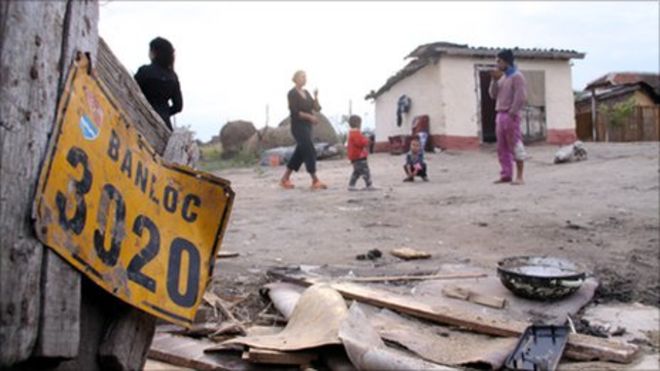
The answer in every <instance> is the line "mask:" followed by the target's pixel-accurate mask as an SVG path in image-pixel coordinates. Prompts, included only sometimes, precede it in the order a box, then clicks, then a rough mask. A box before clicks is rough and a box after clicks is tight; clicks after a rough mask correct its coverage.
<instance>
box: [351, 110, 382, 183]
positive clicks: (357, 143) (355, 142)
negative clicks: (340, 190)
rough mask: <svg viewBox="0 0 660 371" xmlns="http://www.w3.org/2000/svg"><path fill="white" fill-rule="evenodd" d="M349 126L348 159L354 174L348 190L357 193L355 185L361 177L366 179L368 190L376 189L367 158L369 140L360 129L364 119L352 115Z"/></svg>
mask: <svg viewBox="0 0 660 371" xmlns="http://www.w3.org/2000/svg"><path fill="white" fill-rule="evenodd" d="M348 125H349V126H350V130H349V131H348V149H347V152H348V159H349V160H350V161H351V164H353V174H352V175H351V180H350V181H349V182H348V190H349V191H355V190H356V188H355V183H357V180H358V179H359V178H360V177H363V178H364V182H365V183H366V185H367V188H366V189H368V190H373V189H375V188H374V187H373V185H372V184H371V174H370V172H369V164H368V163H367V156H368V155H369V151H368V150H367V148H368V147H369V139H367V138H366V137H365V136H364V135H362V132H360V127H361V126H362V119H361V118H360V116H358V115H351V117H349V118H348Z"/></svg>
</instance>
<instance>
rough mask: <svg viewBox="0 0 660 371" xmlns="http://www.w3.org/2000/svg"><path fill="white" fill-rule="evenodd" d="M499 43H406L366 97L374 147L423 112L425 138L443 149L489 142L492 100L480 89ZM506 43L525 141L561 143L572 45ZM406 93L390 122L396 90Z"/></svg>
mask: <svg viewBox="0 0 660 371" xmlns="http://www.w3.org/2000/svg"><path fill="white" fill-rule="evenodd" d="M501 49H504V48H490V47H472V46H469V45H465V44H454V43H449V42H436V43H431V44H425V45H421V46H419V47H417V48H416V49H415V50H413V51H412V52H411V53H410V54H409V55H408V56H407V57H406V59H410V62H409V63H408V64H407V65H406V66H405V67H404V68H403V69H402V70H400V71H399V72H397V73H396V74H395V75H393V76H392V77H390V78H389V79H388V80H387V82H386V83H385V84H384V85H383V86H381V87H380V88H379V89H378V90H376V91H373V90H372V91H371V92H370V93H369V94H368V95H367V96H366V99H372V100H373V101H374V102H375V105H376V108H375V118H376V146H375V147H376V151H386V150H388V149H389V138H390V137H393V136H399V135H409V134H410V133H411V131H412V128H411V125H412V123H413V121H414V119H415V118H416V117H418V116H423V115H427V116H428V118H429V124H430V140H431V141H432V143H433V145H434V146H436V147H440V148H443V149H477V148H479V146H480V144H481V143H489V142H495V141H496V138H495V102H494V101H493V99H491V98H490V96H489V95H488V84H489V82H490V77H489V74H488V71H489V70H491V69H493V68H495V56H496V54H497V52H498V51H499V50H501ZM511 49H513V52H514V55H515V57H516V64H517V65H518V67H519V68H520V70H521V72H522V73H523V75H524V76H525V78H526V79H527V84H528V104H527V107H525V109H524V112H523V117H522V129H523V134H524V138H525V141H526V142H530V141H539V140H542V141H546V142H547V143H551V144H566V143H570V142H573V141H574V140H575V139H576V134H575V116H574V105H573V89H572V86H571V63H570V62H571V59H582V58H584V56H585V54H584V53H580V52H576V51H573V50H558V49H521V48H511ZM403 95H405V96H407V97H409V98H410V106H409V109H408V112H407V113H404V114H402V115H401V116H402V119H401V120H400V123H401V124H400V125H397V109H398V103H399V99H400V97H401V96H403Z"/></svg>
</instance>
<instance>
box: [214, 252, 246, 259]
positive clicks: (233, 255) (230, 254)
mask: <svg viewBox="0 0 660 371" xmlns="http://www.w3.org/2000/svg"><path fill="white" fill-rule="evenodd" d="M240 255H241V254H239V253H237V252H235V251H218V254H217V255H216V256H215V257H216V258H218V259H226V258H236V257H238V256H240Z"/></svg>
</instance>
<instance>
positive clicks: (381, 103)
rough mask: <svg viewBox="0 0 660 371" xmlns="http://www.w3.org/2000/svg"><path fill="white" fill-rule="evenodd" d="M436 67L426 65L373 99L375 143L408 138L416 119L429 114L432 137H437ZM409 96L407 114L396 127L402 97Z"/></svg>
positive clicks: (439, 128)
mask: <svg viewBox="0 0 660 371" xmlns="http://www.w3.org/2000/svg"><path fill="white" fill-rule="evenodd" d="M439 81H440V78H439V75H438V66H437V65H434V64H429V65H427V66H425V67H424V68H422V69H421V70H419V71H417V72H415V73H414V74H413V75H411V76H408V77H406V78H405V79H403V80H401V81H399V82H398V83H396V84H395V85H394V86H393V87H391V88H390V90H388V91H386V92H385V93H383V94H382V95H380V96H379V97H378V98H377V99H376V102H375V103H376V107H375V115H376V141H377V142H387V138H388V137H389V136H393V135H401V134H405V135H409V134H410V133H411V124H412V120H413V118H414V117H415V116H418V115H429V121H430V129H431V134H440V133H442V132H444V128H442V127H441V123H440V112H441V107H440V104H439V102H440V93H439ZM403 94H405V95H407V96H409V97H410V99H411V101H412V104H411V105H410V111H409V112H408V113H407V114H404V115H403V120H402V124H401V127H398V126H396V110H397V103H398V101H399V97H400V96H401V95H403Z"/></svg>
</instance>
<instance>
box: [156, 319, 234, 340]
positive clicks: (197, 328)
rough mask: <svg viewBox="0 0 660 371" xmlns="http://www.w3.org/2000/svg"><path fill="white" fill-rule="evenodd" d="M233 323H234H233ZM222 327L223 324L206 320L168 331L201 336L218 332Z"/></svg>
mask: <svg viewBox="0 0 660 371" xmlns="http://www.w3.org/2000/svg"><path fill="white" fill-rule="evenodd" d="M232 325H233V324H232ZM220 328H222V325H220V326H218V324H217V323H213V322H205V323H193V325H192V327H191V328H189V329H188V328H180V329H177V330H174V331H168V332H170V333H172V334H178V335H186V336H192V337H201V336H209V335H210V334H216V333H217V332H218V331H220V330H219V329H220Z"/></svg>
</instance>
